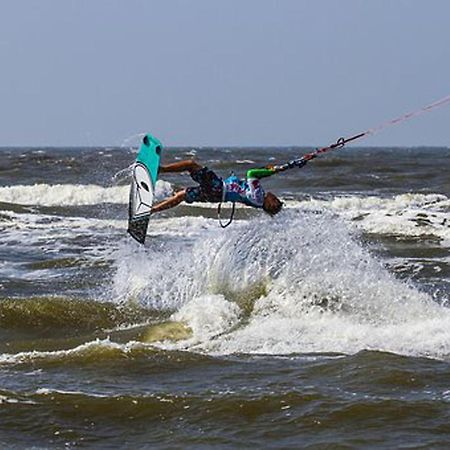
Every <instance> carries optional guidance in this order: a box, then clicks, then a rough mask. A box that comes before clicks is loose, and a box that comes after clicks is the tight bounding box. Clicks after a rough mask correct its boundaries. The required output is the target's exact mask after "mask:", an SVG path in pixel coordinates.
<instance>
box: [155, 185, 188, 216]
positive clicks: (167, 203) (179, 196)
mask: <svg viewBox="0 0 450 450" xmlns="http://www.w3.org/2000/svg"><path fill="white" fill-rule="evenodd" d="M185 197H186V189H183V190H181V191H178V192H177V193H176V194H174V195H172V196H171V197H169V198H167V199H166V200H163V201H162V202H160V203H158V204H157V205H155V206H153V208H152V214H153V213H157V212H160V211H163V210H164V209H169V208H173V207H174V206H177V205H179V204H180V203H181V202H182V201H183V200H184V199H185Z"/></svg>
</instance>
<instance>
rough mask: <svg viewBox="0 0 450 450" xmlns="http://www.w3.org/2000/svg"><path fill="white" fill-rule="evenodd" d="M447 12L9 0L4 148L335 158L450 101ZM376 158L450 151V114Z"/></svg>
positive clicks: (2, 57)
mask: <svg viewBox="0 0 450 450" xmlns="http://www.w3.org/2000/svg"><path fill="white" fill-rule="evenodd" d="M449 18H450V1H448V0H427V1H423V0H277V1H276V0H121V1H119V0H0V147H4V146H90V145H92V146H97V145H114V146H118V145H124V143H127V142H130V141H132V139H133V138H132V136H133V135H136V134H138V133H143V132H150V133H152V134H154V135H155V136H157V137H158V138H159V139H160V140H161V141H162V142H163V143H164V144H165V145H168V146H290V145H301V146H303V145H305V146H307V145H326V144H328V143H331V142H333V141H335V140H336V138H338V137H340V136H348V135H351V134H353V133H357V132H360V131H365V130H367V129H369V128H372V127H375V126H376V125H378V124H380V123H382V122H385V121H386V120H388V119H391V118H394V117H396V116H398V115H400V114H402V113H404V112H408V111H410V110H415V109H417V108H419V107H421V106H423V105H426V104H428V103H430V102H432V101H434V100H437V99H439V98H442V97H444V96H447V95H449V94H450V45H449V44H450V26H449ZM361 144H363V145H368V146H381V145H392V146H419V145H438V146H450V106H449V105H448V106H447V107H443V108H441V109H438V110H435V111H433V112H430V113H427V114H425V115H422V116H420V117H417V118H414V119H412V120H411V121H409V122H407V123H403V124H401V125H399V126H396V127H391V128H388V129H385V130H383V131H382V132H380V133H379V134H377V135H376V136H373V137H370V138H369V139H366V140H364V141H361Z"/></svg>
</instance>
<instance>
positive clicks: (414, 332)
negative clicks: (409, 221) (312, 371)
mask: <svg viewBox="0 0 450 450" xmlns="http://www.w3.org/2000/svg"><path fill="white" fill-rule="evenodd" d="M129 252H130V249H128V248H127V247H124V248H122V249H121V250H120V252H119V253H118V254H117V255H116V258H117V260H116V264H117V273H116V276H115V286H114V295H115V296H117V298H118V299H124V298H127V296H128V295H130V294H131V295H132V298H134V299H137V300H139V301H140V302H141V304H142V305H143V306H148V307H152V308H156V309H161V310H164V309H175V310H177V312H176V313H175V314H174V315H173V316H172V320H175V321H180V322H183V323H186V325H187V326H188V327H190V328H191V329H192V331H193V336H192V337H190V338H189V339H187V340H185V341H181V342H175V343H165V344H164V345H163V348H167V349H169V348H170V349H191V350H195V351H201V352H208V353H213V354H232V353H256V354H291V353H309V352H319V353H323V352H337V353H346V354H347V353H350V354H353V353H356V352H359V351H361V350H364V349H370V350H378V351H388V352H393V353H398V354H406V355H416V356H428V357H435V358H447V357H448V356H449V355H450V332H449V331H448V330H449V329H450V310H449V309H447V308H445V307H443V306H440V305H439V304H438V303H436V302H435V301H433V299H432V298H431V297H430V296H429V295H427V294H426V293H424V292H421V291H419V290H418V289H417V288H416V287H415V286H413V285H411V284H410V283H407V282H403V281H400V280H397V279H396V278H395V277H394V276H393V275H392V274H391V273H390V272H389V271H388V270H387V269H385V268H384V267H383V265H382V264H381V262H379V261H378V260H377V259H376V258H374V257H373V256H372V255H371V254H370V253H369V252H368V251H367V250H366V249H365V248H364V247H363V246H362V245H361V244H359V243H358V240H357V237H355V236H353V234H352V233H351V232H349V229H348V227H347V226H346V225H345V224H344V222H343V221H342V220H340V219H338V218H337V217H336V216H333V215H331V214H327V213H325V212H323V213H322V214H319V215H317V214H304V213H301V212H296V211H291V212H285V213H283V214H281V215H280V217H279V219H277V220H271V219H269V218H267V219H262V220H254V221H250V222H247V223H243V224H241V225H240V226H238V227H235V228H232V229H227V230H226V231H225V232H220V233H219V232H217V233H211V234H210V235H209V236H203V237H199V238H198V239H194V240H193V242H191V244H190V245H185V246H181V245H180V244H179V243H177V244H176V245H175V244H174V245H171V244H170V243H169V244H168V245H166V246H164V248H159V249H155V248H146V249H143V250H142V252H140V253H136V252H131V253H129ZM127 253H129V255H128V256H127ZM174 275H175V276H174ZM255 286H260V287H259V288H258V289H253V291H252V292H253V297H252V296H251V295H250V296H249V295H248V294H247V293H248V292H249V291H251V289H250V288H251V287H255Z"/></svg>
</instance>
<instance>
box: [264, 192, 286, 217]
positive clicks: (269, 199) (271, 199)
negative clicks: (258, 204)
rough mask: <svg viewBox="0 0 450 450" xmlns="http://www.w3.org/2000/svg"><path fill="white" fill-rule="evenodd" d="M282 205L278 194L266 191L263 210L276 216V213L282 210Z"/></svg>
mask: <svg viewBox="0 0 450 450" xmlns="http://www.w3.org/2000/svg"><path fill="white" fill-rule="evenodd" d="M282 207H283V203H282V202H281V200H280V199H279V198H278V197H277V196H276V195H274V194H272V192H266V195H265V196H264V203H263V210H264V211H265V212H266V213H268V214H270V215H271V216H274V215H275V214H278V213H279V212H280V211H281V208H282Z"/></svg>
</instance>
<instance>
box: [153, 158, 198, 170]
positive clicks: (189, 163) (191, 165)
mask: <svg viewBox="0 0 450 450" xmlns="http://www.w3.org/2000/svg"><path fill="white" fill-rule="evenodd" d="M201 168H202V166H201V165H200V164H198V163H197V162H195V161H194V160H192V159H186V160H184V161H178V162H175V163H172V164H166V165H164V166H163V165H161V166H159V171H160V172H161V173H167V172H196V171H197V170H200V169H201Z"/></svg>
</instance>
